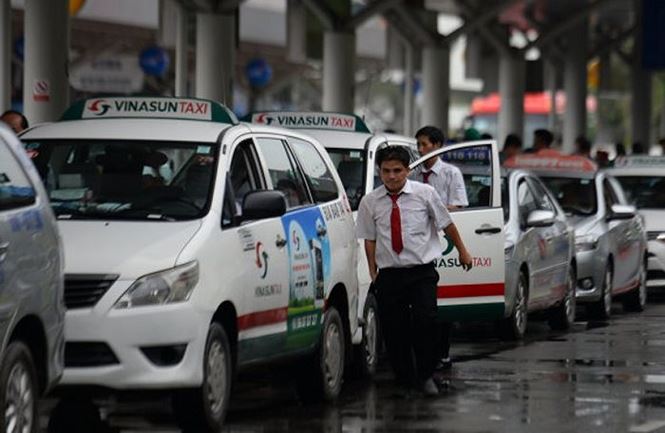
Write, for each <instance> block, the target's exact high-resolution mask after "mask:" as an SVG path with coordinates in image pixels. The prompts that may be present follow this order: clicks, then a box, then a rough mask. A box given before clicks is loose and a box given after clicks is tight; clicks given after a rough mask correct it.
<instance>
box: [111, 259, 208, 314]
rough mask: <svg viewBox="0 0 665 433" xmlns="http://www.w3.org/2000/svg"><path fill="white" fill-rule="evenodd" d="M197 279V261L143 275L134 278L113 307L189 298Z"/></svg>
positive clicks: (179, 300)
mask: <svg viewBox="0 0 665 433" xmlns="http://www.w3.org/2000/svg"><path fill="white" fill-rule="evenodd" d="M198 281H199V264H198V262H197V261H193V262H189V263H185V264H184V265H181V266H176V267H175V268H173V269H168V270H166V271H161V272H156V273H154V274H150V275H145V276H143V277H141V278H139V279H138V280H136V281H135V282H134V284H132V285H131V286H130V287H129V289H127V291H126V292H125V293H124V294H123V295H122V296H121V297H120V298H119V299H118V300H117V301H116V302H115V305H114V306H113V307H114V308H116V309H123V308H132V307H142V306H146V305H162V304H171V303H174V302H184V301H187V300H188V299H189V296H190V295H191V294H192V290H193V289H194V287H195V286H196V283H198Z"/></svg>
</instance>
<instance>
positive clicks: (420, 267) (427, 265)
mask: <svg viewBox="0 0 665 433" xmlns="http://www.w3.org/2000/svg"><path fill="white" fill-rule="evenodd" d="M433 267H434V263H425V264H423V265H413V266H404V267H400V268H397V267H390V268H380V269H379V272H398V271H412V272H417V271H422V270H428V269H432V268H433Z"/></svg>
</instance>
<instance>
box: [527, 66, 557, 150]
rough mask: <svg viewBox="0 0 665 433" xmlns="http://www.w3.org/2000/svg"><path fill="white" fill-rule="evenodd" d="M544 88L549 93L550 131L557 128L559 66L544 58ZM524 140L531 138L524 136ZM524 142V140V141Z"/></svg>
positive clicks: (548, 126)
mask: <svg viewBox="0 0 665 433" xmlns="http://www.w3.org/2000/svg"><path fill="white" fill-rule="evenodd" d="M543 67H544V68H545V71H544V74H543V75H544V81H545V90H546V91H547V92H548V93H549V100H550V112H549V113H548V115H547V129H549V130H550V131H551V132H552V133H554V131H555V130H556V129H557V116H558V113H557V111H556V92H557V91H558V90H559V85H558V83H559V68H558V65H557V64H556V62H555V61H554V60H551V59H545V60H544V61H543ZM524 138H525V140H531V137H524ZM525 142H526V141H525Z"/></svg>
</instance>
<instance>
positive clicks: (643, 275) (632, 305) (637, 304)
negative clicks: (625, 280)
mask: <svg viewBox="0 0 665 433" xmlns="http://www.w3.org/2000/svg"><path fill="white" fill-rule="evenodd" d="M646 305H647V265H646V263H642V267H641V269H640V279H639V284H638V286H637V287H636V288H635V289H634V290H631V291H630V293H628V294H626V297H625V298H624V300H623V309H624V310H626V311H636V312H641V311H644V308H645V307H646Z"/></svg>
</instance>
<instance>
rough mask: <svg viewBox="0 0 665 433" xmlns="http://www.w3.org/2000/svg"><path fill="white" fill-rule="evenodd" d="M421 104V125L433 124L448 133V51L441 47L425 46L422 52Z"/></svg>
mask: <svg viewBox="0 0 665 433" xmlns="http://www.w3.org/2000/svg"><path fill="white" fill-rule="evenodd" d="M422 59H423V60H422V63H423V66H422V69H423V73H422V86H423V105H422V115H421V123H422V125H433V126H437V127H439V128H441V130H442V131H443V132H444V134H446V135H447V134H448V107H449V105H450V51H449V50H448V49H447V48H442V47H426V48H423V53H422Z"/></svg>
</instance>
